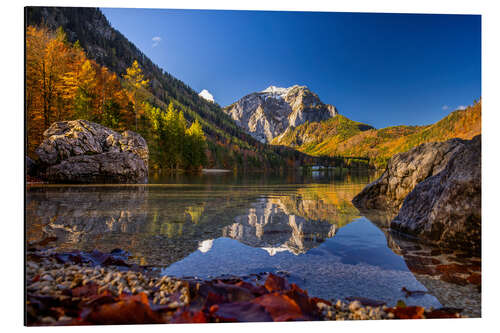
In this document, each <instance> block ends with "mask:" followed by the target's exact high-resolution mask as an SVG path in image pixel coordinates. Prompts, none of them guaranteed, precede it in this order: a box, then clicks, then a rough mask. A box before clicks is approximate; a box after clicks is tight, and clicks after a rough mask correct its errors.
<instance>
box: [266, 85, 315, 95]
mask: <svg viewBox="0 0 500 333" xmlns="http://www.w3.org/2000/svg"><path fill="white" fill-rule="evenodd" d="M293 88H307V87H306V86H299V85H297V84H295V85H293V86H291V87H288V88H283V87H277V86H269V87H267V88H266V89H264V90H262V91H261V93H265V94H269V95H273V96H277V97H282V98H283V97H285V96H286V95H287V94H288V93H289V92H290V90H292V89H293Z"/></svg>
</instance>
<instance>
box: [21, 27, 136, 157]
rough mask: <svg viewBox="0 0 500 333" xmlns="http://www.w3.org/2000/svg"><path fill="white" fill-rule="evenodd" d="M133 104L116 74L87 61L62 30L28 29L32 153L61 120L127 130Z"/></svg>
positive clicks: (29, 113) (28, 132)
mask: <svg viewBox="0 0 500 333" xmlns="http://www.w3.org/2000/svg"><path fill="white" fill-rule="evenodd" d="M130 103H131V101H130V98H129V97H128V95H127V92H126V90H125V89H123V87H122V85H121V82H120V80H119V78H118V77H117V75H116V74H114V73H112V72H110V71H109V70H108V69H107V68H106V67H103V66H100V65H98V64H97V63H96V62H95V61H93V60H90V59H88V58H87V57H86V55H85V52H84V51H83V49H82V48H81V47H80V45H79V43H78V41H77V42H76V43H74V44H71V43H69V42H68V41H67V39H66V35H65V33H64V31H63V30H62V29H58V30H57V31H56V32H53V31H51V30H49V29H48V28H45V27H33V26H29V27H27V29H26V118H27V119H26V124H27V135H28V140H27V141H28V153H31V152H33V151H34V149H35V148H36V147H37V146H38V145H39V144H40V142H41V141H42V139H43V132H44V131H45V130H46V129H47V128H48V127H49V126H50V125H51V124H52V123H53V122H55V121H61V120H72V119H87V120H91V121H95V122H98V123H101V124H103V125H105V126H108V127H111V128H115V129H124V128H126V127H128V126H127V125H128V124H129V123H130V122H131V121H132V118H133V117H132V115H131V113H132V110H131V108H130V107H129V104H130Z"/></svg>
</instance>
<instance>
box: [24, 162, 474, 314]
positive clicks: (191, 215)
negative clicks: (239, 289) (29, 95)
mask: <svg viewBox="0 0 500 333" xmlns="http://www.w3.org/2000/svg"><path fill="white" fill-rule="evenodd" d="M374 179H376V175H375V174H373V173H370V172H368V171H362V170H361V171H356V172H353V171H351V172H346V171H344V172H340V171H338V170H337V171H333V170H330V171H313V172H312V173H309V174H308V175H302V174H299V173H292V174H289V175H286V176H265V175H261V174H254V175H245V176H242V175H235V174H232V173H223V174H219V173H214V174H201V175H182V174H181V175H175V176H162V177H160V176H152V177H151V178H150V184H148V185H79V186H73V185H29V186H28V188H27V194H26V237H27V240H28V241H34V240H39V239H43V238H45V237H47V236H56V237H57V241H56V247H57V249H58V250H61V251H65V250H72V249H79V250H85V251H91V250H93V249H98V250H100V251H105V252H109V251H111V250H113V249H115V248H120V249H124V250H126V251H128V252H130V253H131V255H132V257H131V260H132V261H134V262H136V263H138V264H141V265H148V266H150V267H153V268H154V269H157V270H158V271H159V272H161V274H164V275H170V276H176V277H197V278H202V279H209V278H214V277H221V276H231V275H237V276H251V275H256V274H259V273H262V272H274V273H278V274H283V275H285V276H287V278H288V279H289V281H291V282H294V283H297V284H298V285H299V286H300V287H301V288H303V289H306V290H307V291H308V293H309V294H310V295H312V296H317V297H321V298H324V299H334V300H336V299H345V298H348V297H365V298H370V299H375V300H381V301H385V302H387V304H388V305H390V306H394V305H395V304H396V303H397V301H398V300H403V301H404V302H405V303H406V304H410V305H422V306H425V307H431V306H432V307H441V306H448V307H459V308H462V309H465V312H466V313H468V314H471V315H474V316H477V315H479V313H480V291H479V289H478V287H477V286H476V285H475V284H474V283H472V282H471V281H472V280H471V276H474V274H475V273H474V272H476V271H477V272H478V273H479V274H480V265H481V261H480V258H473V257H470V256H469V255H467V254H464V253H460V252H455V251H447V250H440V249H436V248H432V247H429V246H425V245H423V244H418V243H415V242H413V241H411V240H408V239H405V238H403V237H401V236H400V235H395V234H393V233H392V232H391V231H390V230H389V229H388V227H387V226H388V224H387V221H385V222H383V221H384V219H383V218H379V217H376V218H374V217H373V216H363V215H361V214H360V212H359V211H358V210H357V209H356V208H355V207H354V206H353V205H352V203H351V200H352V198H353V197H354V196H355V195H356V194H357V193H359V192H360V191H361V190H362V189H363V187H364V186H365V185H366V184H368V183H369V182H371V181H373V180H374ZM374 216H375V215H374ZM456 267H467V270H466V272H467V273H464V272H465V271H464V270H463V269H462V270H460V269H459V270H458V272H457V269H455V268H456ZM474 270H476V271H474ZM403 288H405V289H406V290H410V291H422V292H425V293H417V294H411V295H409V294H407V293H405V292H404V291H403V290H402V289H403Z"/></svg>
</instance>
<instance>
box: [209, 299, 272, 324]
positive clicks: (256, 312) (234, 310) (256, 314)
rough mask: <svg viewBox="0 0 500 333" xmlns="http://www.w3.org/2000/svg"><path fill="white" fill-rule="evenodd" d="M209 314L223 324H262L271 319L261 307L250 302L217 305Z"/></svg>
mask: <svg viewBox="0 0 500 333" xmlns="http://www.w3.org/2000/svg"><path fill="white" fill-rule="evenodd" d="M210 312H211V313H212V314H213V316H214V317H216V318H218V319H219V320H220V321H224V322H263V321H272V320H273V318H272V317H271V316H270V315H269V313H268V312H267V311H266V310H265V308H264V307H263V306H262V305H259V304H255V303H251V302H234V303H225V304H219V305H218V306H217V308H214V309H213V311H212V309H210Z"/></svg>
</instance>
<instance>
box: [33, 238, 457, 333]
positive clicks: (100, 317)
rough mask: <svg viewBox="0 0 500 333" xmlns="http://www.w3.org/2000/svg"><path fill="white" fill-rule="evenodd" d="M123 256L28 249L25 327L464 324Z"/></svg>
mask: <svg viewBox="0 0 500 333" xmlns="http://www.w3.org/2000/svg"><path fill="white" fill-rule="evenodd" d="M125 257H126V256H123V253H121V252H120V250H117V251H115V252H113V251H112V252H111V253H110V254H106V253H101V252H99V251H93V252H92V253H84V252H79V251H73V252H66V253H58V252H56V250H55V249H46V248H40V247H38V248H28V252H27V260H26V291H25V295H26V312H27V315H26V323H27V324H28V325H29V326H41V325H89V324H90V325H95V324H139V323H204V322H238V321H242V322H249V321H257V322H258V321H289V320H368V319H374V320H381V319H409V318H415V319H423V318H460V317H464V316H462V315H460V313H459V310H457V309H450V308H442V309H432V308H431V309H424V308H422V307H418V306H406V305H404V304H398V306H396V307H393V308H390V307H387V306H385V305H383V303H380V302H377V301H375V300H370V299H363V298H359V299H354V300H351V301H350V302H349V301H342V300H336V301H335V300H329V301H328V300H323V299H319V298H316V297H310V296H308V295H307V291H304V290H302V289H300V288H299V287H298V286H296V285H295V284H289V283H288V282H287V280H286V278H285V277H282V276H278V275H275V274H271V273H269V274H267V273H261V274H255V276H254V277H253V278H251V279H248V278H247V279H242V278H239V277H224V278H220V279H213V280H208V281H207V280H198V279H178V278H173V277H168V276H160V275H159V270H156V269H152V268H147V267H141V266H138V265H136V264H130V263H128V262H127V260H126V259H125Z"/></svg>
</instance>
